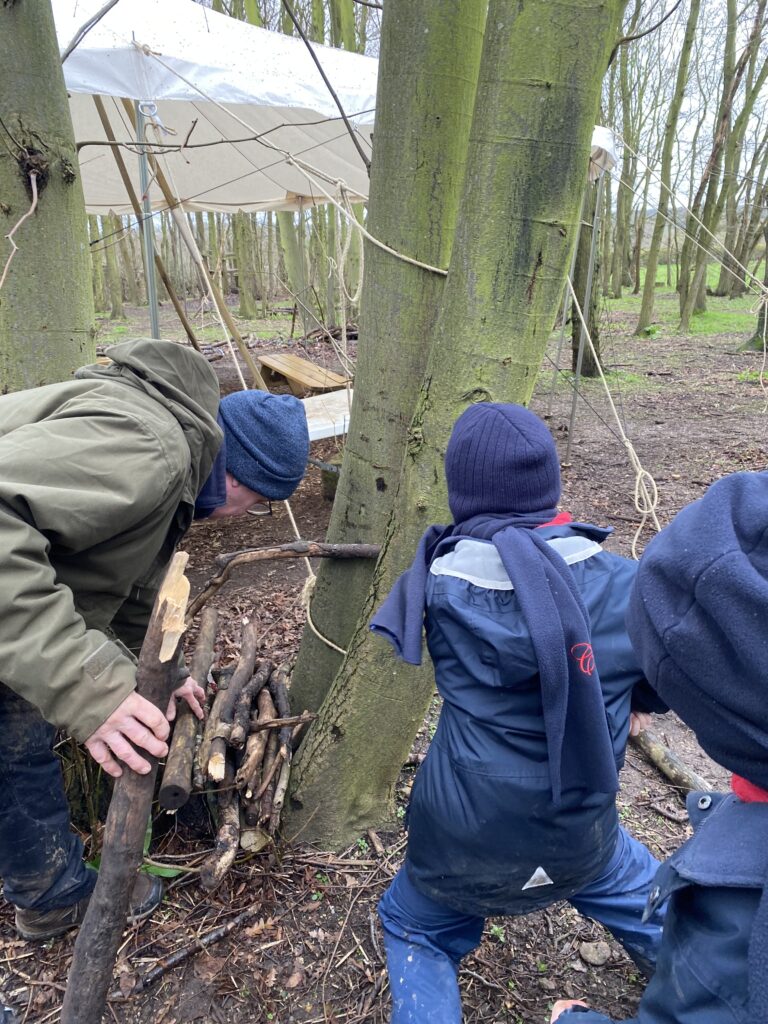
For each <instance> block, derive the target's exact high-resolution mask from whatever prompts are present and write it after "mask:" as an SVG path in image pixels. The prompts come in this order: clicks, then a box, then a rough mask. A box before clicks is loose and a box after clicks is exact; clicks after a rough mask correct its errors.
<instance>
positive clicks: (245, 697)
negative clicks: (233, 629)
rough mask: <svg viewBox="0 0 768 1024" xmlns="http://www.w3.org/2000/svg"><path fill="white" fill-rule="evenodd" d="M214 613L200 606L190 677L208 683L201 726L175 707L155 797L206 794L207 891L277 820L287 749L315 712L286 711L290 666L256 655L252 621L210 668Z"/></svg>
mask: <svg viewBox="0 0 768 1024" xmlns="http://www.w3.org/2000/svg"><path fill="white" fill-rule="evenodd" d="M217 620H218V616H217V613H216V610H215V609H213V608H205V609H204V610H203V613H202V616H201V621H200V632H199V635H198V639H197V644H196V646H195V651H194V655H193V658H192V664H191V666H190V675H191V676H192V678H193V679H195V680H196V681H197V682H199V683H201V685H202V684H203V683H204V681H205V680H207V679H208V678H209V675H212V677H213V679H215V684H210V686H209V700H208V713H207V715H206V720H205V723H204V725H203V724H202V723H200V721H199V719H198V718H197V717H196V716H195V715H194V714H193V713H192V712H191V710H190V709H189V707H188V706H187V705H186V704H182V705H181V706H180V708H179V711H178V714H177V717H176V723H175V726H174V731H173V737H172V739H171V745H170V750H169V752H168V759H167V761H166V765H165V771H164V773H163V778H162V782H161V785H160V793H159V801H160V804H161V806H162V807H164V808H165V809H166V810H176V809H178V808H179V807H182V806H183V805H184V804H185V803H186V802H187V800H188V799H189V797H190V795H191V794H192V793H193V792H207V793H208V794H209V796H210V798H211V802H212V804H213V810H214V814H215V817H216V821H217V829H218V831H217V836H216V847H215V849H214V851H213V852H212V853H211V855H210V857H209V858H208V859H207V860H206V861H205V863H204V864H203V866H202V868H201V871H200V882H201V884H202V885H203V887H204V888H206V889H208V890H211V889H214V888H216V886H217V885H219V883H220V882H221V880H222V879H223V878H224V876H225V874H226V873H227V871H228V870H229V868H230V867H231V866H232V864H233V863H234V860H235V857H236V856H237V851H238V849H240V848H242V849H245V850H250V851H256V850H260V849H261V848H262V847H264V846H266V845H267V844H268V843H269V842H270V841H271V838H272V836H274V834H275V832H276V831H277V828H278V826H279V824H280V812H281V810H282V807H283V802H284V800H285V795H286V792H287V790H288V780H289V778H290V771H291V754H292V750H293V747H294V745H295V740H296V739H297V737H298V734H299V732H300V731H301V730H302V728H304V727H305V726H306V724H307V723H309V722H310V721H311V720H312V718H313V717H314V716H312V715H310V714H308V713H306V712H305V713H304V714H302V715H295V716H292V715H291V710H290V705H289V702H288V681H289V668H288V666H287V665H277V666H276V665H274V664H273V663H272V662H271V661H270V660H268V659H257V657H256V634H255V629H254V626H253V624H252V623H249V624H247V625H246V626H245V627H244V628H243V636H242V645H241V650H240V658H239V660H238V662H237V664H236V665H234V666H232V667H228V668H223V669H219V670H216V669H214V670H213V672H211V670H212V666H213V664H214V659H215V641H216V627H217Z"/></svg>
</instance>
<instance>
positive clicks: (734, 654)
mask: <svg viewBox="0 0 768 1024" xmlns="http://www.w3.org/2000/svg"><path fill="white" fill-rule="evenodd" d="M766 623H768V473H766V472H763V473H734V474H733V475H732V476H729V477H726V478H724V479H723V480H720V481H718V483H716V484H714V485H713V486H712V487H710V489H709V490H708V491H707V493H706V494H705V495H704V497H703V498H700V499H699V500H698V501H696V502H694V503H693V504H692V505H689V506H687V507H686V508H684V509H683V510H682V512H680V513H679V514H678V515H677V517H676V518H675V519H674V520H673V521H672V523H671V524H670V525H669V526H667V527H666V529H664V530H662V532H661V533H660V534H659V535H658V537H655V538H654V539H653V541H652V542H651V543H650V544H649V545H648V548H647V550H646V552H645V554H644V555H643V558H642V560H641V562H640V569H639V572H638V574H637V580H636V582H635V585H634V589H633V591H632V595H631V599H630V604H629V613H628V618H627V627H628V629H629V634H630V636H631V638H632V642H633V644H634V646H635V649H636V650H637V653H638V656H639V658H640V663H641V664H642V666H643V668H644V670H645V672H646V675H647V677H648V680H649V682H650V683H651V685H652V686H653V687H654V689H655V690H656V691H657V693H658V694H659V696H660V697H661V698H662V699H663V700H664V701H665V702H666V703H667V704H668V705H669V706H670V707H671V708H673V710H674V711H676V712H677V714H678V715H679V716H680V717H681V718H682V719H683V721H684V722H686V723H687V724H688V725H689V726H690V727H691V729H693V731H694V732H695V734H696V738H697V740H698V741H699V743H700V744H701V746H702V747H703V749H704V750H705V751H706V752H707V753H708V754H709V755H710V757H712V758H713V759H714V760H715V761H717V762H719V763H720V764H721V765H723V766H724V767H726V768H728V769H729V770H730V771H731V772H733V777H732V783H731V788H732V790H733V792H732V793H731V794H728V795H727V794H724V793H692V794H690V796H689V797H688V813H689V816H690V818H691V823H692V824H693V827H694V835H693V837H692V838H691V839H689V840H688V841H687V842H686V843H685V844H684V845H683V846H682V847H681V848H680V849H679V850H678V851H677V852H676V853H674V854H673V855H672V856H671V857H670V859H669V860H668V861H667V862H666V863H665V864H663V865H662V867H661V868H660V869H659V872H658V875H657V876H656V881H655V883H654V889H653V892H652V893H651V902H650V910H651V911H652V910H653V908H654V907H655V906H656V905H657V904H658V903H659V902H660V901H661V900H664V899H665V898H666V897H667V896H670V902H669V910H668V912H667V917H666V920H665V925H664V939H663V942H662V945H661V949H660V951H659V957H658V963H657V970H656V974H655V976H654V978H653V980H652V981H651V983H650V984H649V986H648V988H647V989H646V991H645V994H644V995H643V998H642V1000H641V1002H640V1006H639V1009H638V1013H637V1016H636V1017H633V1018H632V1019H631V1021H626V1022H625V1024H632V1022H637V1024H671V1022H675V1024H758V1022H761V1021H768V697H767V695H768V685H767V684H768V630H767V629H766ZM552 1020H553V1021H555V1020H557V1021H559V1022H560V1024H566V1022H568V1024H571V1021H573V1024H589V1022H595V1024H597V1022H600V1024H609V1018H608V1017H605V1016H604V1015H603V1014H601V1013H597V1012H596V1011H594V1010H590V1009H588V1008H587V1007H586V1006H585V1004H583V1003H581V1004H573V1003H572V1001H570V1000H568V1001H564V1002H560V1003H558V1004H556V1006H555V1009H554V1011H553V1014H552Z"/></svg>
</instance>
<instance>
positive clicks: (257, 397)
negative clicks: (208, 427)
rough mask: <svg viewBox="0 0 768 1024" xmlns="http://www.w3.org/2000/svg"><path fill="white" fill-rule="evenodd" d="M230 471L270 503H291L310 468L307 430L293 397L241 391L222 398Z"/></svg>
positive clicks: (222, 413)
mask: <svg viewBox="0 0 768 1024" xmlns="http://www.w3.org/2000/svg"><path fill="white" fill-rule="evenodd" d="M219 415H220V417H221V420H222V422H223V424H224V439H225V444H226V446H227V472H228V473H231V475H232V476H233V477H234V478H235V479H236V480H238V481H239V482H240V483H241V484H245V486H246V487H250V489H251V490H252V491H256V493H257V494H261V495H263V496H264V497H265V498H269V499H270V500H272V501H280V500H282V499H284V498H288V497H289V496H290V495H291V494H293V492H294V491H295V490H296V488H297V487H298V485H299V482H300V481H301V478H302V477H303V476H304V472H305V470H306V468H307V458H308V457H309V431H308V429H307V417H306V414H305V412H304V406H303V405H302V403H301V401H300V400H299V399H298V398H294V397H293V395H270V394H269V393H268V392H266V391H237V392H234V393H233V394H231V395H227V396H226V397H225V398H222V400H221V404H220V406H219Z"/></svg>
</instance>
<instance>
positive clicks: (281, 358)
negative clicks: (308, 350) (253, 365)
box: [258, 352, 351, 397]
mask: <svg viewBox="0 0 768 1024" xmlns="http://www.w3.org/2000/svg"><path fill="white" fill-rule="evenodd" d="M258 360H259V362H260V363H261V365H262V366H263V367H264V368H265V369H266V370H268V371H269V373H270V374H276V375H278V376H280V377H285V379H286V380H287V381H288V386H289V387H290V389H291V391H292V392H293V394H294V395H298V396H299V397H301V396H302V395H303V394H304V393H305V392H307V391H310V392H311V391H333V390H334V389H335V388H343V387H344V386H345V385H347V384H348V383H349V382H350V380H351V377H346V376H343V375H342V374H340V373H334V372H333V370H326V369H324V368H323V367H322V366H316V365H315V364H314V363H311V362H310V361H309V360H308V359H302V358H301V356H295V355H292V354H291V353H282V352H272V353H269V354H267V355H264V356H258Z"/></svg>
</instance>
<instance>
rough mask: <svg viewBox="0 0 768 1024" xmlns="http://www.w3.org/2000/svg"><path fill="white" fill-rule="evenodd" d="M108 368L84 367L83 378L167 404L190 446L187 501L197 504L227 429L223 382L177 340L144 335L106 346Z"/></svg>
mask: <svg viewBox="0 0 768 1024" xmlns="http://www.w3.org/2000/svg"><path fill="white" fill-rule="evenodd" d="M106 354H107V355H108V356H109V358H110V359H111V360H112V362H111V363H109V364H108V365H107V366H100V365H96V364H94V365H91V366H83V367H81V368H80V369H79V370H77V371H76V373H75V377H76V378H77V379H79V380H86V379H95V378H101V379H104V380H111V381H115V382H119V383H123V384H126V385H128V386H129V387H135V388H139V389H140V390H141V391H144V392H145V393H146V394H147V395H149V396H150V397H151V398H153V399H154V400H155V401H156V402H159V403H160V405H162V406H164V407H165V408H166V409H167V410H168V411H169V412H170V413H171V415H172V416H173V417H174V418H175V419H176V420H177V421H178V423H179V425H180V426H181V429H182V431H183V432H184V437H185V439H186V442H187V444H188V445H189V450H190V454H191V456H192V459H191V469H190V479H189V481H188V486H187V488H185V492H184V501H186V502H188V503H189V504H194V501H195V498H196V497H197V495H198V494H199V492H200V489H201V488H202V486H203V484H204V483H205V481H206V480H207V479H208V476H209V474H210V472H211V469H212V467H213V463H214V460H215V458H216V453H217V452H218V450H219V448H220V447H221V442H222V437H223V434H222V430H221V427H220V426H219V425H218V423H217V422H216V415H217V412H218V408H219V396H220V391H219V382H218V380H217V378H216V374H215V373H214V372H213V370H212V369H211V367H210V366H209V364H208V362H207V360H206V359H205V358H204V357H203V356H201V355H200V353H199V352H195V351H194V349H191V348H187V347H185V346H184V345H177V344H176V343H175V342H172V341H156V340H154V339H150V338H139V339H136V340H134V341H124V342H121V343H120V344H119V345H112V346H111V347H110V348H108V349H107V350H106Z"/></svg>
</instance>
